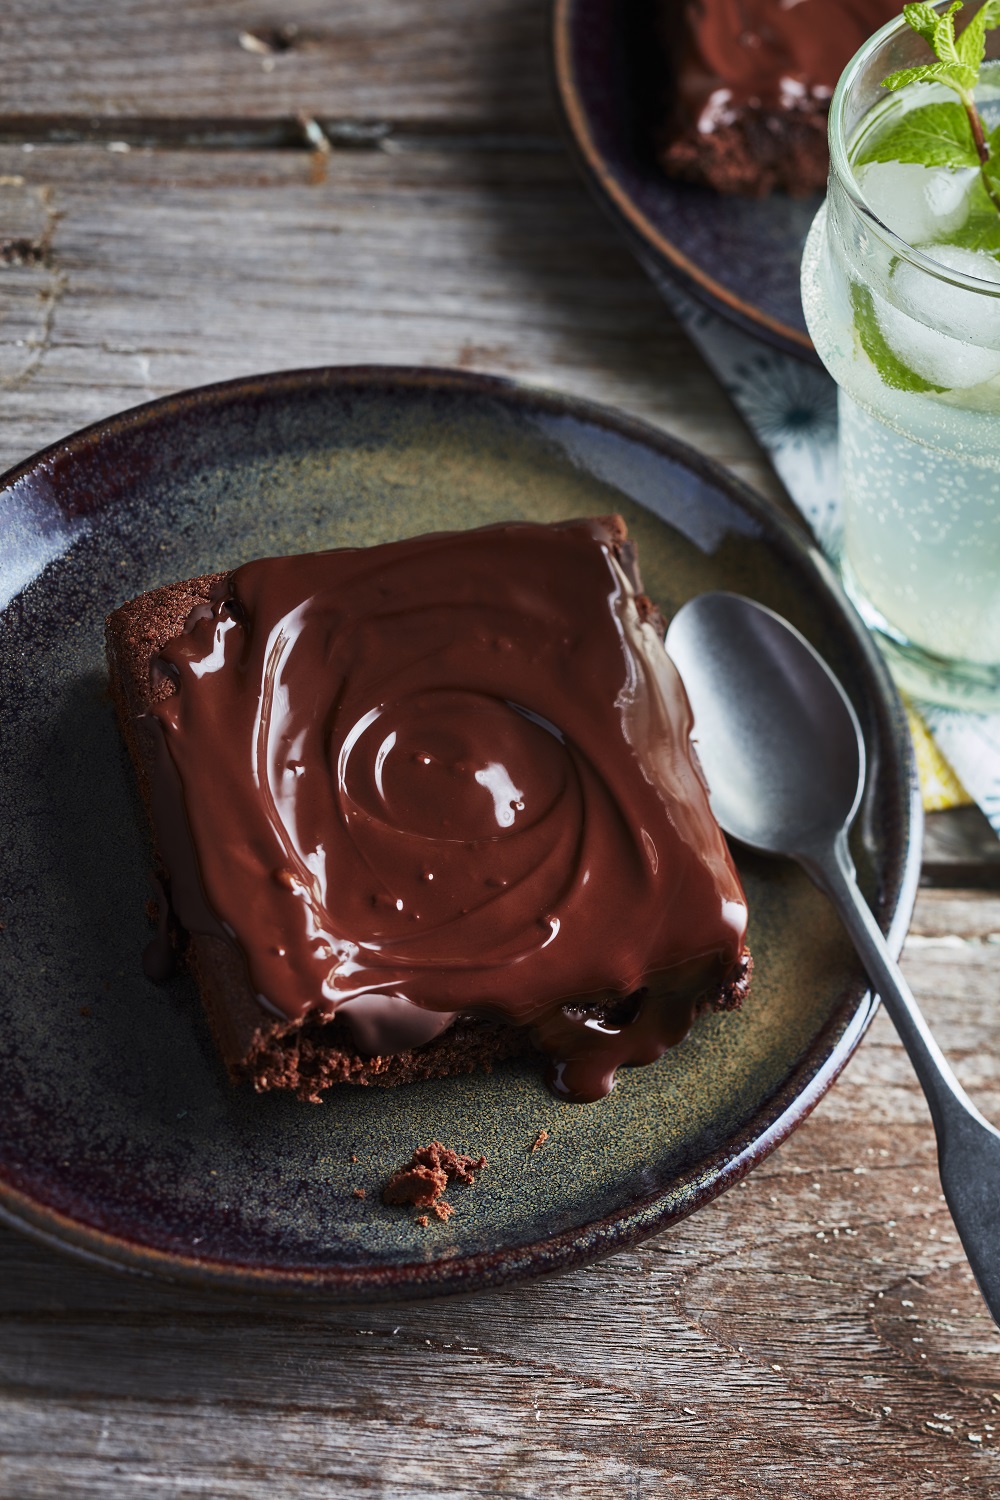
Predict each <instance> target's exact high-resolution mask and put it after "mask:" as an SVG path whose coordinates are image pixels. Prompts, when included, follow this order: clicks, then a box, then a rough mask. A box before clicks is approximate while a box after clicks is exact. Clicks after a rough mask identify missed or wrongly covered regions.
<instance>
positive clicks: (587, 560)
mask: <svg viewBox="0 0 1000 1500" xmlns="http://www.w3.org/2000/svg"><path fill="white" fill-rule="evenodd" d="M108 654H109V661H110V666H111V679H112V689H113V692H114V695H115V699H116V702H117V706H118V711H119V716H120V720H121V724H122V728H123V730H124V733H125V737H126V740H127V742H128V744H129V747H130V749H131V751H132V754H133V758H134V760H135V762H136V765H137V767H138V769H139V774H140V781H141V784H142V786H143V788H144V791H145V794H146V797H147V801H148V804H149V808H150V812H151V817H152V822H153V828H154V834H155V841H156V847H157V854H158V862H159V864H160V866H161V878H162V879H163V881H164V884H165V885H166V887H167V888H168V890H169V896H170V902H171V905H172V908H173V911H174V913H175V914H176V918H177V920H178V922H179V924H180V927H181V928H182V929H183V930H184V931H185V932H186V933H187V935H188V940H187V958H188V961H189V963H190V965H191V967H192V969H193V970H194V973H195V976H196V978H197V981H198V983H199V986H200V989H201V992H202V995H203V998H204V1000H205V1003H206V1007H207V1010H208V1014H209V1018H210V1020H211V1022H212V1025H213V1029H214V1031H215V1034H216V1038H217V1040H218V1042H219V1046H220V1049H221V1051H222V1054H223V1056H224V1058H225V1060H226V1062H227V1063H228V1065H229V1068H230V1071H231V1072H232V1074H233V1075H234V1076H235V1077H237V1078H250V1079H251V1080H252V1081H253V1082H254V1083H255V1084H256V1086H257V1087H258V1088H273V1087H289V1088H294V1089H296V1090H297V1091H298V1092H299V1093H300V1095H302V1096H303V1097H305V1098H316V1097H317V1096H318V1093H319V1091H320V1090H321V1089H323V1088H325V1087H326V1086H327V1085H329V1084H331V1083H334V1082H338V1081H346V1082H357V1083H398V1082H403V1081H406V1080H407V1079H409V1078H415V1077H427V1076H433V1075H435V1074H441V1073H450V1072H456V1071H463V1070H468V1069H471V1068H474V1067H477V1066H489V1065H490V1064H491V1063H492V1062H493V1061H494V1060H496V1059H497V1058H498V1057H502V1056H509V1055H511V1054H513V1053H515V1052H521V1051H526V1050H529V1049H532V1048H533V1049H537V1050H538V1051H539V1052H541V1053H543V1054H544V1055H545V1056H546V1057H547V1059H548V1069H549V1079H550V1082H551V1084H552V1086H553V1088H554V1089H555V1090H556V1091H557V1092H558V1093H560V1094H561V1095H562V1096H563V1097H567V1098H571V1099H578V1100H589V1099H596V1098H599V1097H600V1096H601V1095H603V1094H605V1093H607V1091H608V1089H609V1088H610V1087H611V1086H612V1083H613V1081H614V1075H615V1070H616V1069H617V1068H618V1067H620V1066H622V1065H624V1064H635V1063H648V1062H651V1061H653V1060H654V1059H655V1058H657V1057H659V1056H660V1055H661V1053H662V1052H663V1051H664V1049H665V1048H667V1047H669V1046H671V1045H672V1044H674V1043H675V1042H677V1041H679V1040H680V1039H681V1037H682V1036H683V1035H684V1034H685V1032H686V1031H687V1030H688V1028H689V1026H690V1024H691V1021H692V1018H693V1015H694V1014H695V1012H696V1010H697V1008H698V1007H699V1006H703V1005H721V1006H733V1005H735V1004H737V1003H738V1002H739V1000H740V998H741V997H742V995H743V993H744V991H745V989H746V985H747V978H748V972H749V956H748V954H747V952H746V949H745V935H746V915H747V913H746V904H745V900H744V896H743V891H742V888H741V886H740V882H739V878H738V876H737V874H736V871H735V869H734V867H733V864H732V861H731V859H730V856H729V852H728V850H727V848H726V845H725V841H724V839H723V837H722V834H721V833H720V831H719V828H718V826H717V824H716V823H715V820H714V818H713V817H712V814H711V812H710V810H709V806H708V799H707V796H706V793H705V789H704V786H703V784H702V781H701V779H700V777H699V774H698V771H697V768H696V766H695V764H694V762H693V759H692V753H691V749H690V744H689V734H690V730H691V715H690V710H689V707H688V704H687V700H686V698H685V695H684V690H683V688H682V686H681V683H680V680H679V678H678V676H677V673H676V671H675V670H674V667H673V666H672V664H671V662H670V660H669V658H668V657H667V655H666V652H665V650H664V646H663V622H662V620H661V619H660V618H659V615H658V613H657V611H656V610H655V608H654V607H653V606H652V605H651V604H650V603H649V601H648V600H647V599H646V598H645V596H644V595H643V593H642V585H641V582H640V579H639V574H638V570H637V567H636V561H635V552H634V548H633V547H632V545H631V543H629V542H628V541H627V540H626V539H625V534H624V526H623V525H622V523H621V522H620V521H619V520H618V519H617V518H610V519H608V520H603V521H596V522H595V521H579V522H571V523H567V524H563V525H555V526H546V525H531V524H525V523H512V524H509V525H503V526H495V527H487V528H485V529H482V530H477V531H467V532H449V533H440V534H435V535H429V536H421V537H414V538H412V539H410V540H407V541H401V542H392V543H388V544H386V545H384V546H378V547H372V548H370V549H368V550H346V549H345V550H341V551H331V552H321V553H314V554H311V555H309V556H303V557H284V558H268V559H265V560H262V561H257V562H251V563H247V564H245V565H244V566H243V567H240V568H237V569H236V570H235V572H233V573H230V574H220V575H213V576H211V577H207V578H202V579H196V580H193V581H191V582H188V583H185V584H179V585H174V586H172V587H169V588H165V589H160V590H157V591H156V592H154V593H152V594H148V595H144V596H143V597H142V598H141V599H138V600H133V601H132V602H131V603H130V604H127V605H125V606H123V607H122V608H121V609H120V610H118V611H116V613H115V614H114V615H112V616H111V618H110V620H109V623H108Z"/></svg>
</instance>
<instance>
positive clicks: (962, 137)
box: [856, 0, 1000, 167]
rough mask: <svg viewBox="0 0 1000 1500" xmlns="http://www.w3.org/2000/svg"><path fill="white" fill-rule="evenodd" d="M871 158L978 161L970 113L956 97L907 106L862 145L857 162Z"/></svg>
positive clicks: (949, 163)
mask: <svg viewBox="0 0 1000 1500" xmlns="http://www.w3.org/2000/svg"><path fill="white" fill-rule="evenodd" d="M921 3H922V0H921ZM997 128H998V129H1000V126H998V127H997ZM873 161H913V162H921V163H923V165H924V166H927V167H978V165H979V157H978V156H977V154H976V148H975V146H974V145H973V143H972V132H971V131H970V130H969V117H968V115H967V114H966V113H965V110H964V109H963V108H962V106H961V104H959V103H958V101H957V100H956V101H955V103H954V104H951V103H942V104H924V105H921V107H920V108H919V109H911V110H908V111H907V113H906V114H905V115H902V116H901V117H900V118H899V119H898V120H897V121H896V122H895V123H894V124H893V125H890V127H889V129H888V130H886V131H884V132H883V133H882V134H881V135H876V136H875V138H874V139H873V140H872V141H870V142H866V143H865V144H864V145H863V146H862V148H861V152H860V155H859V156H858V157H857V158H856V165H857V166H859V167H864V166H867V165H868V163H869V162H873Z"/></svg>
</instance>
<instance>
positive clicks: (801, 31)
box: [677, 0, 899, 131]
mask: <svg viewBox="0 0 1000 1500" xmlns="http://www.w3.org/2000/svg"><path fill="white" fill-rule="evenodd" d="M898 13H899V6H898V4H896V3H895V0H688V3H687V5H686V7H685V20H686V33H687V36H686V45H685V46H684V47H683V49H682V52H681V61H680V65H679V68H678V79H677V88H678V96H679V104H680V107H681V110H682V112H683V114H684V116H685V118H687V119H689V120H693V121H697V125H698V128H699V129H700V130H706V131H707V130H712V129H714V128H715V127H716V126H717V125H720V124H728V123H729V122H730V121H731V120H733V119H734V118H735V117H736V115H737V113H738V112H739V111H740V110H741V109H745V108H747V107H750V108H752V109H763V110H785V109H802V108H809V107H815V106H816V105H823V106H825V105H826V104H827V103H828V102H829V100H830V98H831V96H832V94H833V91H834V89H835V88H836V86H837V80H838V79H839V77H840V75H841V73H842V72H843V71H844V68H845V67H846V66H847V64H848V63H849V62H850V60H851V58H852V57H853V56H854V54H855V52H857V51H858V49H859V48H860V47H861V46H862V45H863V44H864V42H866V41H867V39H868V38H869V37H870V36H871V35H872V33H873V32H874V31H877V30H878V28H879V27H880V26H884V25H885V23H886V22H887V21H891V20H892V19H893V17H894V16H896V15H898Z"/></svg>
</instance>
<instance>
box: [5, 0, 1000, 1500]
mask: <svg viewBox="0 0 1000 1500" xmlns="http://www.w3.org/2000/svg"><path fill="white" fill-rule="evenodd" d="M3 12H4V14H3V18H2V27H0V37H2V43H3V45H2V49H0V82H2V87H0V392H2V397H0V403H2V404H0V412H2V416H3V421H2V424H0V469H2V468H6V467H7V466H8V465H9V464H12V463H14V462H15V461H17V460H19V459H21V458H23V457H25V456H26V455H28V454H29V453H31V452H32V451H33V450H35V449H37V448H39V447H41V446H43V445H45V444H47V443H49V442H52V441H53V440H55V439H56V438H59V437H60V436H62V435H64V434H66V433H68V432H70V431H72V430H73V429H74V428H77V427H80V426H81V425H83V424H84V423H86V422H89V421H92V420H93V419H95V418H98V417H102V416H105V415H107V414H108V413H111V412H113V411H116V410H118V409H120V408H123V407H127V406H130V405H133V404H135V403H136V402H139V401H142V400H145V399H147V398H149V397H152V396H156V395H160V394H163V393H165V392H168V391H171V390H175V389H177V388H179V387H183V386H191V385H198V384H201V383H203V382H205V381H209V380H217V379H220V378H224V377H226V376H232V375H238V374H244V373H247V372H251V371H258V370H264V369H275V368H281V367H293V366H301V365H309V364H320V363H332V362H369V361H401V362H409V363H423V364H440V365H444V364H455V365H459V366H461V367H463V368H468V369H480V370H487V371H494V372H499V373H502V374H508V375H514V376H518V377H522V378H524V379H526V380H529V381H532V382H535V383H540V384H544V385H551V386H555V387H558V388H560V389H563V390H566V391H570V392H574V393H579V394H582V395H585V396H589V397H593V398H596V399H598V400H601V401H604V402H607V403H610V404H612V405H616V406H619V407H621V408H624V409H625V410H627V411H630V412H634V413H636V414H638V415H640V416H643V417H645V418H647V419H648V420H650V421H652V422H654V423H656V424H659V425H660V426H662V427H664V428H666V429H668V430H670V431H671V432H674V433H677V434H679V435H680V436H682V437H684V438H685V439H687V440H688V441H689V442H691V443H694V444H696V445H697V446H698V447H700V448H702V449H704V450H705V451H706V452H708V453H710V454H712V455H713V456H714V457H715V458H717V459H719V460H721V461H722V462H723V463H725V464H727V465H729V466H730V467H731V468H733V469H734V470H736V471H737V472H738V473H739V474H741V475H742V476H743V477H744V478H746V479H748V480H749V481H750V482H751V483H754V484H756V485H757V486H758V488H760V489H762V490H763V491H765V492H770V493H771V494H772V495H775V494H776V488H775V485H774V482H773V481H772V480H771V478H770V477H769V474H768V471H767V468H766V466H765V464H764V462H763V460H762V459H761V457H760V455H759V453H758V451H757V449H756V448H755V446H754V444H753V442H752V441H751V440H750V438H749V437H748V435H747V433H746V432H745V430H744V429H743V427H742V426H741V424H740V422H739V421H738V419H737V418H736V416H735V415H734V413H733V411H732V409H731V407H730V406H729V404H728V401H727V399H726V397H725V395H724V394H723V392H722V391H721V390H720V389H719V387H718V386H717V385H716V384H715V382H714V380H713V379H712V377H711V376H710V375H709V374H708V372H707V371H706V369H705V368H704V366H703V365H702V364H701V362H700V360H699V358H698V357H697V355H696V354H695V353H694V352H693V351H692V350H691V348H690V347H689V346H688V344H687V343H686V341H685V339H684V337H683V335H682V333H681V332H680V330H679V328H678V327H677V325H676V324H675V322H674V321H673V319H672V317H671V315H670V313H669V312H668V311H667V309H666V308H665V307H664V306H662V304H661V303H660V302H659V301H658V299H657V297H656V295H655V294H654V292H653V290H652V288H651V287H650V286H649V284H648V283H647V282H646V280H645V279H644V277H643V275H642V274H641V272H640V271H639V270H638V269H637V267H636V266H635V264H634V262H633V261H632V259H631V258H630V255H629V253H628V252H627V251H626V249H625V248H624V247H623V246H622V244H621V243H620V242H619V240H618V238H617V237H616V234H615V233H614V232H613V231H612V229H611V228H610V227H609V225H608V224H607V223H606V222H605V220H604V219H603V217H602V216H601V214H600V212H599V211H598V210H597V209H596V208H595V207H594V206H593V205H592V204H591V202H590V200H589V199H588V197H587V195H586V193H585V191H584V190H583V188H582V187H581V186H580V184H579V182H578V181H577V177H576V175H575V172H574V170H573V167H572V165H571V163H570V161H569V159H568V157H567V155H566V152H565V150H564V147H563V145H562V143H561V140H560V136H559V130H558V127H557V122H556V119H555V115H554V111H553V107H552V103H551V98H550V90H549V83H548V69H547V55H546V29H547V9H546V6H545V5H544V4H543V3H542V0H368V3H360V0H292V3H288V4H285V5H277V4H275V5H274V8H273V9H271V10H269V9H267V7H266V4H265V3H264V0H173V3H172V4H168V5H163V4H154V3H153V0H111V4H110V5H109V4H108V3H107V0H105V3H102V4H98V3H96V0H7V3H6V4H5V5H4V7H3ZM317 127H318V130H317ZM320 132H322V133H320ZM310 137H311V140H310ZM324 138H325V141H326V143H328V146H329V149H318V148H317V146H316V144H315V143H316V142H320V143H321V144H322V143H323V141H324ZM924 879H925V885H924V888H923V889H922V892H921V895H920V898H919V901H918V904H917V911H916V917H915V921H914V925H913V930H912V933H911V936H910V939H909V941H908V943H907V947H906V951H905V956H904V967H905V969H906V972H907V974H908V977H909V979H910V981H911V983H912V985H913V987H914V989H915V991H916V992H917V995H918V997H919V999H920V1002H921V1004H922V1005H924V1006H925V1008H926V1012H927V1015H928V1018H929V1020H930V1022H931V1024H932V1025H933V1026H934V1028H935V1030H936V1032H937V1034H938V1036H939V1038H940V1040H941V1042H942V1044H943V1045H944V1047H945V1049H946V1051H947V1052H948V1053H949V1055H950V1056H951V1058H952V1059H953V1061H954V1063H955V1066H956V1069H957V1071H958V1072H959V1074H960V1076H961V1078H962V1080H963V1082H964V1083H965V1084H966V1085H967V1087H968V1088H969V1090H970V1091H971V1092H972V1093H973V1094H974V1096H975V1098H976V1100H977V1102H978V1103H979V1104H980V1106H981V1107H982V1108H983V1109H984V1110H985V1111H986V1112H987V1113H992V1115H993V1117H994V1118H1000V1016H998V1014H997V1004H996V1000H997V995H998V993H1000V983H998V980H997V976H996V962H997V958H998V956H1000V947H998V944H1000V844H998V842H997V841H996V840H995V839H994V838H993V836H992V835H991V834H990V833H989V830H988V829H987V828H986V826H985V824H984V822H983V820H982V819H981V818H980V817H979V815H978V814H977V813H976V812H974V811H969V812H965V813H961V814H954V815H946V816H939V817H937V818H935V819H932V820H931V824H930V828H929V832H928V837H927V843H926V848H925V874H924ZM998 1356H1000V1334H998V1331H997V1329H996V1327H995V1326H994V1324H993V1322H992V1320H991V1319H990V1317H989V1315H988V1314H987V1313H986V1311H985V1309H984V1307H983V1305H982V1303H981V1301H980V1299H979V1296H978V1293H977V1291H976V1288H975V1286H974V1284H973V1283H972V1280H971V1277H970V1273H969V1271H968V1269H967V1267H966V1263H965V1260H964V1258H963V1255H962V1252H961V1248H960V1246H959V1244H958V1242H957V1238H956V1235H955V1233H954V1230H953V1227H952V1225H951V1222H950V1219H949V1216H948V1213H947V1210H946V1208H945V1206H944V1203H943V1201H942V1199H941V1195H940V1191H939V1186H938V1181H937V1175H936V1170H935V1154H934V1141H933V1134H932V1131H931V1127H930V1122H929V1119H928V1115H927V1110H926V1107H925V1105H924V1102H923V1098H922V1096H921V1094H920V1092H919V1090H918V1088H917V1085H916V1083H915V1081H914V1078H913V1076H912V1073H911V1070H910V1068H909V1065H908V1063H907V1060H906V1058H905V1055H904V1054H903V1052H902V1049H901V1047H900V1045H899V1043H898V1042H897V1041H896V1039H895V1035H894V1033H893V1031H892V1028H891V1027H890V1025H889V1023H888V1022H887V1021H886V1020H885V1018H884V1017H879V1019H878V1020H877V1021H876V1023H875V1025H874V1027H873V1029H872V1031H871V1033H870V1035H869V1037H868V1039H867V1040H866V1041H865V1043H864V1045H863V1047H862V1049H861V1051H860V1053H859V1054H858V1056H857V1057H856V1058H855V1060H854V1061H853V1062H852V1064H851V1065H850V1067H849V1068H848V1070H847V1072H846V1074H845V1075H844V1077H843V1078H842V1080H841V1081H840V1083H839V1084H838V1085H837V1087H836V1088H835V1089H834V1090H833V1092H832V1093H831V1094H830V1095H829V1096H828V1097H827V1099H826V1100H825V1101H824V1102H823V1104H822V1105H821V1106H820V1108H819V1109H818V1110H817V1111H816V1113H815V1114H814V1115H813V1117H812V1118H811V1119H810V1120H809V1121H808V1122H807V1123H806V1125H805V1126H804V1127H803V1128H802V1129H801V1130H800V1131H798V1133H797V1134H796V1135H795V1136H794V1137H793V1138H792V1139H791V1140H790V1141H789V1142H788V1143H787V1144H786V1145H785V1146H783V1147H782V1148H781V1150H780V1151H778V1152H777V1153H776V1154H775V1155H774V1156H773V1157H771V1158H770V1160H769V1161H768V1162H767V1163H766V1164H765V1165H764V1166H763V1167H762V1168H761V1169H759V1170H758V1171H757V1172H756V1173H754V1174H753V1176H752V1177H751V1178H750V1179H748V1180H747V1181H746V1182H745V1183H743V1184H742V1185H741V1186H740V1187H739V1188H738V1189H735V1190H733V1191H731V1192H730V1193H729V1194H727V1195H726V1196H724V1197H723V1198H722V1199H720V1200H719V1201H717V1202H716V1203H715V1204H714V1205H712V1206H711V1207H710V1208H708V1209H706V1210H705V1211H703V1212H702V1213H699V1214H698V1215H697V1216H695V1217H694V1218H693V1219H691V1220H688V1221H687V1222H686V1223H684V1224H682V1225H681V1226H679V1227H678V1228H676V1229H674V1230H672V1231H671V1232H669V1233H667V1234H664V1235H661V1236H660V1237H659V1238H657V1239H653V1240H650V1241H648V1242H647V1243H646V1244H644V1245H643V1246H641V1247H640V1248H639V1249H638V1250H636V1251H634V1252H632V1253H630V1254H627V1255H620V1256H617V1257H615V1258H614V1259H612V1260H609V1261H606V1262H604V1263H603V1264H601V1265H597V1266H593V1267H590V1268H589V1269H586V1270H580V1271H575V1272H573V1273H571V1274H568V1275H564V1276H561V1277H559V1278H557V1279H554V1280H550V1281H546V1282H540V1283H535V1284H529V1285H523V1286H515V1287H510V1288H506V1289H504V1290H502V1291H498V1292H493V1293H491V1294H489V1295H484V1296H479V1297H474V1298H470V1299H467V1300H463V1301H453V1302H447V1303H438V1304H428V1305H423V1306H409V1307H399V1308H390V1309H379V1310H378V1311H376V1312H366V1311H363V1310H361V1311H344V1310H340V1311H337V1310H332V1311H331V1310H329V1309H328V1308H325V1307H323V1306H309V1307H304V1306H299V1305H294V1304H280V1303H279V1304H268V1305H261V1304H260V1303H259V1302H253V1301H248V1300H241V1299H235V1298H231V1299H225V1298H221V1297H217V1296H208V1295H199V1294H196V1293H192V1292H189V1291H183V1290H177V1289H174V1288H171V1287H169V1286H165V1285H149V1284H146V1283H143V1282H139V1281H133V1280H129V1279H127V1278H126V1277H124V1276H114V1275H111V1274H109V1273H106V1272H99V1271H95V1270H92V1269H90V1268H88V1267H87V1266H86V1265H83V1264H79V1263H76V1262H74V1261H72V1260H69V1259H64V1258H62V1257H60V1256H58V1255H56V1254H54V1253H51V1252H49V1251H46V1250H42V1249H40V1248H39V1247H37V1246H36V1245H34V1244H33V1243H31V1242H29V1241H28V1240H26V1239H22V1238H20V1237H18V1236H17V1235H15V1234H12V1233H8V1232H0V1497H2V1500H33V1497H40V1496H46V1497H48V1496H55V1495H58V1496H87V1497H91V1496H94V1497H108V1500H111V1497H114V1500H119V1497H131V1496H135V1495H143V1496H149V1497H153V1500H159V1497H164V1500H166V1497H171V1500H174V1497H206V1496H225V1497H240V1500H243V1497H247V1500H250V1497H253V1500H258V1497H259V1500H265V1497H267V1500H285V1497H292V1496H295V1497H300V1496H301V1497H304V1500H305V1497H324V1500H326V1497H340V1496H345V1497H348V1496H354V1495H358V1496H361V1495H379V1496H385V1497H390V1500H397V1497H398V1500H406V1497H418V1496H419V1497H424V1496H427V1495H440V1496H448V1497H452V1496H454V1497H511V1500H514V1497H516V1500H528V1497H538V1500H550V1497H551V1496H553V1495H554V1494H556V1493H557V1492H559V1491H562V1492H565V1493H566V1494H568V1495H573V1496H580V1497H587V1500H590V1497H593V1500H598V1497H599V1500H605V1497H610V1496H621V1497H622V1500H640V1497H643V1500H645V1497H659V1496H668V1495H669V1496H674V1495H676V1496H685V1497H686V1496H692V1497H693V1496H698V1497H707V1500H742V1497H751V1496H761V1497H765V1496H766V1497H769V1500H770V1497H796V1500H798V1497H803V1500H816V1497H822V1500H841V1497H850V1500H856V1497H858V1496H862V1497H871V1496H892V1497H894V1500H906V1497H911V1496H926V1497H928V1500H942V1497H946V1496H952V1495H955V1496H958V1495H962V1496H976V1497H983V1500H986V1497H995V1496H998V1495H1000V1362H998Z"/></svg>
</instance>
